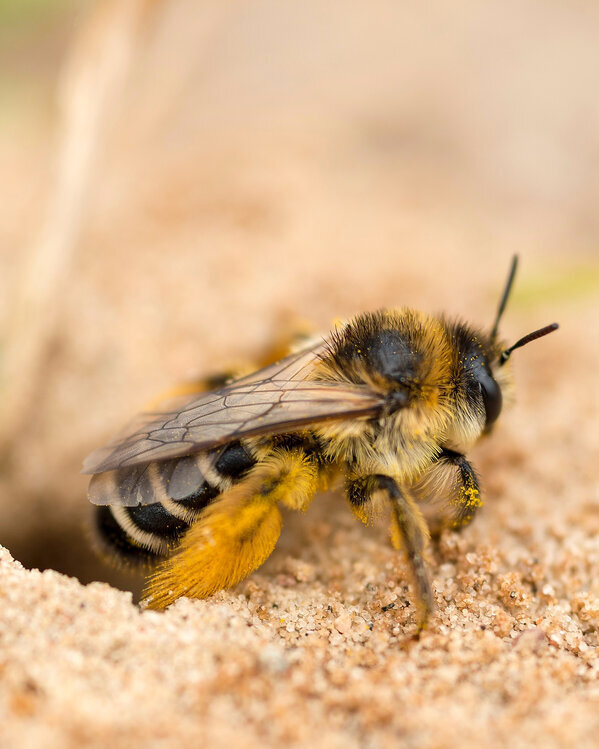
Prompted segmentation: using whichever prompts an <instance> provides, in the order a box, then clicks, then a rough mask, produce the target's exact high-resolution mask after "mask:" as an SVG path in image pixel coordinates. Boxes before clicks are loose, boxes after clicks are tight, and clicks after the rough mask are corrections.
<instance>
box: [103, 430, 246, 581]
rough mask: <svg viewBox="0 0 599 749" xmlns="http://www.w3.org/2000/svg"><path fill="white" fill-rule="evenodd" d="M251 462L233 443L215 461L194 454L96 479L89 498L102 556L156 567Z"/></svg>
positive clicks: (240, 448) (239, 445)
mask: <svg viewBox="0 0 599 749" xmlns="http://www.w3.org/2000/svg"><path fill="white" fill-rule="evenodd" d="M255 462H256V461H255V459H254V458H253V456H252V455H251V453H250V452H249V450H248V449H247V448H246V447H244V445H242V444H241V443H240V442H233V443H231V444H230V445H228V446H227V447H226V448H224V449H222V450H220V451H219V454H218V455H216V454H206V453H198V454H196V455H188V456H186V457H184V458H179V459H174V460H169V461H162V462H156V463H150V464H148V465H147V466H142V467H139V466H135V467H132V468H129V469H120V470H117V471H113V472H111V473H109V474H98V475H97V476H95V477H94V479H93V482H92V485H90V496H92V498H93V499H95V501H96V503H99V502H100V501H101V502H102V505H103V506H101V507H97V508H96V517H95V530H96V535H97V536H98V542H99V545H100V547H101V550H102V551H104V552H108V553H109V554H110V555H111V556H115V557H116V558H117V559H118V560H119V561H121V562H123V563H124V564H127V565H138V566H147V565H152V564H155V563H157V562H159V561H160V560H161V559H164V558H165V557H167V556H168V555H169V553H170V551H171V549H172V548H173V547H174V546H176V545H177V544H178V542H179V540H180V539H181V537H182V536H183V534H184V533H185V532H186V531H187V530H188V529H189V527H190V526H191V525H192V524H193V523H194V522H195V520H196V519H197V518H198V516H199V515H200V514H201V513H202V511H203V510H204V509H205V508H206V507H207V505H208V504H210V502H212V500H214V499H215V498H216V497H217V496H218V495H219V494H222V492H224V491H226V490H227V489H228V488H230V487H231V486H232V485H233V483H234V482H235V481H237V480H239V479H240V478H241V477H243V476H244V475H245V473H247V471H248V470H249V469H250V468H251V467H252V466H253V465H255ZM152 500H154V501H152ZM134 502H135V505H134ZM140 502H143V503H142V504H140Z"/></svg>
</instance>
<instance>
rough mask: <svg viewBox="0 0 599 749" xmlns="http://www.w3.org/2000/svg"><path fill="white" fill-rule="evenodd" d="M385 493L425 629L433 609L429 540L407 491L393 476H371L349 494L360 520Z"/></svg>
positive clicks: (352, 486)
mask: <svg viewBox="0 0 599 749" xmlns="http://www.w3.org/2000/svg"><path fill="white" fill-rule="evenodd" d="M379 492H383V493H384V494H385V495H386V497H387V499H388V501H389V503H390V505H391V522H392V534H391V538H392V541H393V545H394V546H395V548H396V549H403V551H404V552H405V555H406V558H407V561H408V564H409V568H410V573H411V576H412V579H413V582H414V585H415V587H416V596H417V599H418V600H417V611H418V626H419V628H422V627H424V626H425V625H426V621H427V619H428V617H429V615H430V613H431V611H432V610H433V607H434V596H433V591H432V588H431V584H430V580H429V576H428V572H427V568H426V562H425V559H424V551H425V549H426V545H427V542H428V538H429V532H428V528H427V525H426V521H425V519H424V517H423V515H422V513H421V512H420V509H419V508H418V506H417V504H416V502H415V501H414V499H413V498H412V496H411V495H410V493H409V492H408V491H406V490H405V489H403V488H400V486H399V485H398V484H397V482H396V481H395V480H394V479H393V478H392V477H391V476H385V475H383V474H372V475H369V476H364V477H360V478H357V479H352V480H349V481H348V484H347V495H348V497H349V501H350V503H351V505H352V508H353V509H354V510H355V512H356V514H357V515H358V517H360V518H361V519H362V520H364V519H365V518H366V517H367V512H365V505H366V504H367V503H369V502H370V501H371V500H372V499H373V497H374V496H375V495H376V494H377V493H379Z"/></svg>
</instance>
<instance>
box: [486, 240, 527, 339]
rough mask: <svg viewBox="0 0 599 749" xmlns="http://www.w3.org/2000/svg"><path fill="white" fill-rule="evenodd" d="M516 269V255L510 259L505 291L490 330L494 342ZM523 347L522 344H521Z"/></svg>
mask: <svg viewBox="0 0 599 749" xmlns="http://www.w3.org/2000/svg"><path fill="white" fill-rule="evenodd" d="M517 267H518V255H514V257H513V258H512V264H511V266H510V272H509V274H508V277H507V282H506V284H505V289H504V290H503V294H502V296H501V301H500V302H499V309H498V310H497V315H496V317H495V323H494V325H493V328H492V330H491V340H492V341H494V340H495V339H496V338H497V328H498V327H499V321H500V320H501V316H502V315H503V310H504V309H505V305H506V303H507V300H508V297H509V295H510V291H511V290H512V284H513V283H514V276H515V275H516V268H517ZM522 345H524V344H522Z"/></svg>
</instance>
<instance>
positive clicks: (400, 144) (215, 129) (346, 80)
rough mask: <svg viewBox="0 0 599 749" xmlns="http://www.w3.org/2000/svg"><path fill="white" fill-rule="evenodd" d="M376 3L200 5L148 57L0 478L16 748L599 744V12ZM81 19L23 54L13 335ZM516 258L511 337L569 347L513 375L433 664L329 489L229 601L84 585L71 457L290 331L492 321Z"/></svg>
mask: <svg viewBox="0 0 599 749" xmlns="http://www.w3.org/2000/svg"><path fill="white" fill-rule="evenodd" d="M156 5H157V6H160V4H159V3H157V4H156ZM192 6H194V7H192ZM376 6H377V13H375V14H373V13H372V4H368V3H358V4H355V5H353V7H352V9H351V10H348V9H347V8H346V7H345V6H344V10H343V13H341V12H340V10H339V8H338V7H337V4H336V3H334V2H331V3H325V4H323V3H316V2H314V3H311V2H308V3H290V4H288V5H287V6H286V7H284V8H283V7H282V6H280V5H279V4H277V3H274V2H266V1H264V2H259V3H258V2H254V3H250V4H249V5H244V6H243V7H242V6H241V5H239V4H236V3H230V4H218V5H217V4H216V3H214V4H210V3H206V4H205V5H204V6H202V11H201V12H197V11H196V10H194V8H195V5H194V4H193V3H191V2H185V1H183V0H180V1H179V2H171V3H168V2H166V3H164V4H163V5H162V6H160V7H158V10H156V9H155V10H154V13H153V15H152V16H151V18H150V20H149V21H148V22H147V25H146V26H145V27H144V28H143V30H142V32H140V41H139V44H138V47H137V48H136V51H135V54H134V56H133V60H132V64H131V68H130V71H129V73H128V75H127V78H126V81H125V84H124V88H123V91H122V93H121V94H120V95H119V97H118V101H117V103H116V105H114V106H113V108H112V110H111V114H110V117H109V118H108V119H107V123H106V126H105V128H104V130H103V133H102V138H101V143H100V145H99V150H98V155H97V158H96V160H95V162H94V166H93V172H92V177H93V179H92V181H91V187H90V191H89V196H88V200H87V202H86V204H85V211H84V217H83V220H82V226H81V231H80V233H79V235H78V239H77V243H76V248H75V252H74V255H73V259H72V262H71V263H70V264H69V267H68V270H67V272H66V275H65V276H64V278H63V280H62V282H61V285H60V288H59V289H57V291H56V294H55V302H54V303H55V305H56V309H57V314H58V320H59V325H58V329H57V331H55V333H54V335H53V338H52V346H51V348H50V354H49V356H48V357H47V359H45V360H44V370H43V375H44V376H43V378H42V380H41V382H40V383H39V384H38V386H37V390H36V393H35V398H32V402H31V403H30V407H29V411H28V413H24V415H23V419H22V422H21V423H19V424H18V428H17V427H15V429H14V435H13V436H12V439H11V443H10V448H9V449H7V450H6V454H5V455H3V458H2V463H1V466H0V543H1V544H2V546H4V547H5V549H6V550H5V551H2V552H1V555H0V747H2V749H4V747H6V748H7V749H12V748H13V747H40V746H43V747H49V748H50V749H51V748H52V747H61V748H62V747H78V746H82V745H85V746H92V747H94V746H97V747H104V746H107V745H110V746H112V747H115V749H116V748H118V747H121V746H122V747H130V746H138V745H142V744H143V745H144V746H149V747H161V748H162V747H165V748H167V747H175V746H181V745H182V743H183V742H184V741H194V742H199V741H201V742H203V743H205V744H207V745H209V746H215V747H221V746H222V747H224V746H227V745H230V744H233V743H234V745H235V746H240V747H246V746H247V747H257V746H277V747H278V746H310V747H312V746H314V747H320V746H323V747H324V746H326V747H337V746H339V747H341V746H343V747H354V746H355V747H391V746H397V745H398V744H401V745H402V746H407V747H455V746H460V747H474V746H480V745H481V744H484V745H485V746H489V747H500V746H505V745H506V744H508V743H509V745H510V746H514V747H532V746H537V745H543V746H547V747H553V746H555V747H565V746H573V745H576V746H580V747H585V746H596V743H597V738H596V737H597V732H598V730H599V718H598V717H597V716H598V715H599V682H598V675H599V650H598V649H597V648H598V645H599V642H598V627H599V582H598V581H599V576H598V573H599V534H598V532H599V482H598V470H597V455H598V447H599V431H598V430H597V423H598V421H599V394H598V390H597V385H596V383H597V371H599V350H598V347H597V343H596V334H595V331H596V330H597V327H598V325H599V297H598V291H599V255H598V252H597V249H596V248H597V242H598V240H599V221H598V218H597V211H596V206H597V204H598V202H599V183H598V182H597V168H596V165H597V158H598V157H599V136H598V133H599V110H598V109H597V103H596V96H595V94H594V92H595V91H596V90H598V88H599V85H598V84H599V81H597V78H598V76H599V73H598V71H599V52H598V51H597V48H596V35H597V31H598V30H599V15H598V13H597V10H596V8H595V6H594V4H592V3H586V4H585V3H578V4H577V7H576V8H571V9H566V8H564V7H562V4H559V3H557V2H556V3H546V4H545V5H544V8H543V10H541V9H540V7H538V6H537V5H536V4H535V3H532V2H525V3H520V4H518V8H517V9H516V7H512V8H509V7H507V6H505V5H504V4H500V3H497V4H489V5H488V6H487V8H486V10H484V11H483V10H481V9H479V8H478V6H477V7H476V8H475V6H474V5H472V7H469V10H468V12H466V10H464V11H463V13H462V14H461V15H460V14H457V15H456V14H454V13H453V10H451V11H450V9H448V8H446V7H445V6H444V5H443V3H436V4H434V8H433V12H432V15H431V16H430V17H427V18H426V19H425V18H423V17H421V16H420V15H419V14H418V13H417V12H416V11H409V10H407V9H404V10H401V9H399V8H398V6H397V4H395V3H385V2H379V3H377V4H376ZM80 22H81V21H80V15H79V14H78V13H75V12H74V11H73V9H72V8H71V6H70V5H69V4H68V3H66V4H65V5H64V9H63V11H62V12H61V13H60V14H58V15H57V16H55V17H53V18H52V19H51V21H48V20H47V21H46V24H48V25H47V26H46V27H45V28H44V29H41V28H38V27H36V26H34V25H33V26H31V27H29V26H28V27H26V28H25V27H23V28H21V27H19V29H16V30H15V31H14V38H12V37H11V38H9V37H8V36H7V32H6V31H4V32H3V34H4V37H5V39H4V40H5V41H7V43H6V44H5V45H4V48H3V51H2V61H3V69H4V70H5V74H4V77H3V78H2V79H1V81H0V83H1V84H2V89H1V90H2V92H3V99H2V102H3V104H2V118H3V127H2V129H1V130H0V162H1V163H2V164H3V167H2V175H3V176H6V175H8V179H7V183H6V185H5V186H3V190H2V194H3V201H2V206H1V208H0V316H1V318H0V319H1V321H2V324H3V330H4V331H5V332H4V338H6V337H7V336H9V335H10V334H11V333H12V334H14V330H13V331H11V328H10V319H11V314H10V313H11V299H12V297H11V294H12V293H13V290H14V288H15V286H16V284H17V283H18V279H19V274H20V272H21V271H22V260H23V258H24V256H25V253H26V252H27V251H28V250H29V248H30V246H32V243H34V242H35V238H36V236H37V235H38V233H39V227H40V225H41V223H42V221H43V218H44V211H45V207H46V205H47V203H48V195H49V193H50V192H51V190H52V185H53V182H52V175H53V166H52V165H53V155H54V142H55V137H56V127H57V125H56V104H55V98H54V91H55V85H56V80H57V76H58V71H59V69H60V61H61V59H63V57H64V55H65V54H66V51H67V50H68V49H69V45H70V44H71V41H72V39H73V38H76V37H77V34H78V28H79V24H80ZM15 40H16V41H15ZM199 40H200V41H201V43H200V41H199ZM514 252H518V253H519V254H520V258H521V268H520V275H519V278H518V281H517V287H516V290H515V293H514V296H513V299H512V300H511V302H510V306H509V309H508V310H507V312H506V315H505V319H504V322H503V326H502V330H503V335H504V336H505V338H506V339H507V341H508V342H512V341H514V340H515V339H516V338H518V337H519V336H521V335H523V334H524V333H527V332H529V331H530V330H532V329H534V328H536V327H540V326H541V325H544V324H547V323H550V322H553V321H554V320H557V321H559V323H560V325H561V330H560V331H559V333H557V334H554V335H552V336H551V337H549V338H547V339H546V340H544V341H542V342H539V343H537V344H534V345H531V346H530V347H529V348H527V349H526V350H523V351H521V352H517V354H514V369H515V378H516V402H515V403H514V404H513V406H512V407H511V409H510V410H509V411H506V413H505V414H504V415H503V416H502V418H501V420H500V422H499V425H498V428H497V430H496V432H495V433H494V434H493V435H492V436H491V437H490V438H489V439H488V440H487V441H486V442H485V443H484V444H481V445H480V447H479V448H477V450H476V451H475V453H474V454H473V455H472V456H471V457H472V458H473V460H474V462H475V464H476V466H477V468H478V469H479V472H480V474H481V476H482V480H483V485H484V489H485V505H484V507H483V509H482V510H481V512H480V514H479V517H478V518H477V519H476V521H475V522H474V523H473V525H472V526H471V527H469V528H468V529H466V530H465V531H464V532H463V533H461V534H456V533H451V532H447V533H445V534H444V535H443V537H442V538H441V540H440V542H439V543H438V544H437V545H434V546H433V547H432V548H431V557H430V565H431V572H432V577H433V584H434V588H435V594H436V603H437V608H436V613H435V615H434V617H433V619H432V621H431V622H430V626H429V627H428V629H427V630H426V631H425V632H424V633H423V634H422V635H421V637H420V638H419V639H418V640H415V639H414V637H413V634H414V617H413V613H414V607H413V605H412V604H411V601H412V600H413V599H412V593H411V591H410V589H409V587H408V586H407V585H406V583H405V580H406V575H405V568H404V566H403V562H402V560H401V558H399V557H398V555H397V554H396V553H395V552H394V551H393V549H392V548H391V546H390V543H389V540H388V536H387V532H386V529H385V528H384V527H380V528H379V527H376V528H365V527H362V526H360V525H359V523H358V522H357V521H355V520H354V519H353V517H352V516H351V513H350V512H349V510H348V508H347V507H346V506H345V503H344V500H343V498H342V497H341V496H340V495H336V494H331V495H326V496H323V497H319V498H318V499H317V500H316V501H315V502H314V504H313V505H312V507H311V508H310V510H309V511H308V512H307V513H306V514H305V515H301V516H298V515H291V514H287V515H286V516H285V528H284V531H283V536H282V538H281V541H280V543H279V546H278V547H277V549H276V551H275V552H274V554H273V556H272V557H271V559H270V560H269V561H268V562H267V563H266V565H264V567H262V568H261V569H260V570H259V571H258V572H257V573H255V574H254V575H252V576H251V577H250V578H249V579H248V580H247V581H245V582H244V583H242V584H241V585H239V586H238V588H236V589H235V590H233V591H231V592H228V593H223V594H219V595H217V596H216V597H214V598H213V599H211V600H207V601H188V600H181V601H179V602H178V603H177V604H175V605H174V606H173V607H171V609H169V610H168V611H167V612H166V613H164V614H158V613H155V612H147V611H140V610H139V608H138V606H137V605H136V604H135V601H136V600H137V596H138V591H139V587H140V581H139V580H137V579H135V578H131V577H128V576H125V575H123V574H121V573H117V572H114V571H112V570H110V569H108V568H107V567H105V566H104V565H103V564H102V563H101V562H99V561H98V560H97V559H96V558H95V556H94V555H93V553H92V550H91V546H90V543H89V538H88V535H87V532H86V524H87V522H88V520H89V507H88V505H87V502H86V498H85V490H86V481H85V478H84V477H82V476H80V475H79V474H78V471H79V466H80V463H81V461H82V459H83V458H84V457H85V455H86V454H87V452H89V451H90V450H91V449H93V448H94V447H96V446H98V445H99V444H101V443H102V442H104V441H105V440H106V439H107V437H109V436H110V435H111V433H112V432H113V431H114V430H115V429H117V428H118V427H119V426H120V425H121V423H122V422H123V421H124V420H125V419H127V418H128V417H129V416H130V415H131V414H132V413H134V412H135V411H136V410H138V409H140V408H141V407H143V405H144V403H146V402H147V401H148V400H150V399H152V398H153V397H154V396H155V395H156V394H157V393H159V392H160V391H161V390H163V389H165V388H167V387H169V385H171V384H172V383H173V382H177V381H181V380H182V379H185V378H186V377H191V376H194V375H196V374H198V373H201V372H206V371H214V370H217V369H218V368H219V367H222V366H223V365H226V364H229V363H230V362H232V361H233V362H234V361H238V360H240V359H247V358H251V357H253V356H256V355H259V354H260V352H261V351H262V350H264V348H265V347H266V346H267V345H268V342H269V341H270V340H272V338H273V336H277V335H278V334H279V333H280V332H281V330H283V329H284V328H285V327H286V326H289V325H290V324H292V323H293V321H294V320H297V319H309V320H311V321H312V322H313V323H314V324H315V325H316V326H317V328H319V329H322V330H323V331H324V330H326V329H327V327H328V325H329V324H330V321H331V320H332V319H334V318H336V317H345V316H348V315H350V314H351V313H352V312H355V311H359V310H364V309H374V308H377V307H380V306H383V305H389V306H390V305H409V306H414V307H418V308H421V309H424V310H427V311H432V312H434V311H438V310H444V311H447V312H449V313H451V314H455V315H459V316H462V317H464V318H467V319H469V320H472V321H475V322H477V323H479V324H481V325H489V324H490V323H491V321H492V318H493V315H494V312H495V308H496V304H497V297H498V294H499V292H500V289H501V287H502V284H503V280H504V276H505V273H506V271H507V267H508V265H509V260H510V257H511V255H512V254H513V253H514ZM3 340H4V339H3ZM4 387H6V383H4ZM0 395H2V391H1V390H0ZM37 568H39V569H40V570H44V571H41V572H40V571H38V569H37Z"/></svg>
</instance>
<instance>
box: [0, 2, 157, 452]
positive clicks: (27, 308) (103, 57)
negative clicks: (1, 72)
mask: <svg viewBox="0 0 599 749" xmlns="http://www.w3.org/2000/svg"><path fill="white" fill-rule="evenodd" d="M163 2H164V0H99V2H97V3H96V4H95V5H94V6H93V7H92V9H91V11H90V12H89V14H88V17H87V18H86V19H85V22H84V23H83V24H82V26H81V28H80V30H79V33H78V34H77V36H76V37H75V39H74V42H73V45H72V49H71V52H70V54H69V56H68V58H67V60H66V63H65V65H64V69H63V72H62V76H61V80H60V82H59V93H58V99H59V120H60V121H59V126H58V136H57V149H56V151H57V153H56V164H55V177H54V186H53V189H52V194H51V195H50V198H49V204H48V207H47V217H46V219H45V222H44V224H43V226H42V229H41V233H40V235H39V238H38V239H37V241H36V243H35V244H34V246H33V247H31V248H30V250H29V251H28V252H27V254H26V256H25V259H24V265H23V269H22V274H21V277H20V281H19V283H18V284H17V287H16V288H15V292H14V299H13V303H12V315H11V319H10V321H9V324H8V327H7V330H6V333H5V351H4V372H3V381H4V382H3V390H2V398H1V399H0V448H1V449H2V451H3V454H5V451H6V450H7V449H8V448H9V444H10V443H9V437H10V435H11V434H13V433H14V430H15V428H16V427H17V425H18V424H19V423H27V417H28V416H29V413H28V409H30V408H31V404H32V403H33V402H34V400H35V395H36V392H37V390H38V388H39V385H40V383H41V381H42V377H43V375H44V370H45V366H46V364H47V361H48V356H49V353H50V349H51V342H52V339H53V337H54V335H55V333H56V331H57V328H58V324H59V322H60V316H61V315H60V310H61V303H60V302H61V293H62V289H63V286H64V284H65V282H66V280H67V278H68V274H69V267H70V264H71V260H72V257H73V253H74V251H75V249H76V247H77V239H78V236H79V230H80V227H81V224H82V219H83V216H84V213H85V207H86V199H87V195H88V190H89V186H90V184H91V182H92V179H91V178H92V175H93V170H94V164H95V163H96V159H97V156H98V152H99V150H100V147H101V141H102V133H103V130H104V129H105V126H106V123H107V121H108V120H109V117H110V114H111V111H112V110H113V108H114V105H115V103H116V102H118V99H119V95H120V92H121V90H122V87H123V84H124V83H125V81H126V79H127V73H128V70H129V66H130V61H131V59H132V56H133V54H134V51H135V47H136V43H137V41H138V38H139V35H140V31H141V30H142V28H143V22H144V20H145V19H146V18H147V16H148V13H149V11H150V10H152V9H153V8H155V7H156V6H158V5H160V4H161V3H163Z"/></svg>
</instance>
